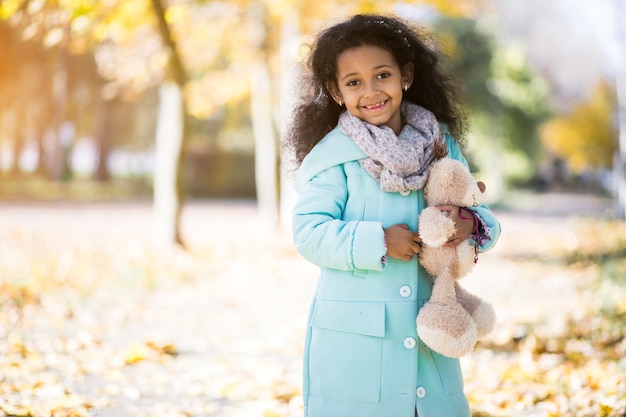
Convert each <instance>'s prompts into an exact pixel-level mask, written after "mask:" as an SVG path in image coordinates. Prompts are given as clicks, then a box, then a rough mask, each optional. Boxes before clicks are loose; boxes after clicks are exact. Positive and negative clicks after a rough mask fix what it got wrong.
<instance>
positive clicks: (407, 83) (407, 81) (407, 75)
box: [402, 62, 415, 90]
mask: <svg viewBox="0 0 626 417" xmlns="http://www.w3.org/2000/svg"><path fill="white" fill-rule="evenodd" d="M414 69H415V67H414V66H413V63H412V62H409V63H407V64H406V65H405V66H404V68H402V88H403V89H404V90H408V89H409V88H410V87H411V84H413V70H414Z"/></svg>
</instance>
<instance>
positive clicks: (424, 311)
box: [416, 268, 478, 358]
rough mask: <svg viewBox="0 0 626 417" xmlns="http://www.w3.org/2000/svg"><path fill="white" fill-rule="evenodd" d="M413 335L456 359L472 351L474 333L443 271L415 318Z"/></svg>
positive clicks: (451, 279)
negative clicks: (429, 296) (415, 327)
mask: <svg viewBox="0 0 626 417" xmlns="http://www.w3.org/2000/svg"><path fill="white" fill-rule="evenodd" d="M416 324H417V334H418V335H419V337H420V338H421V339H422V341H423V342H424V343H426V345H427V346H428V347H430V348H431V349H432V350H434V351H435V352H439V353H441V354H442V355H444V356H448V357H453V358H458V357H461V356H463V355H466V354H468V353H470V352H471V351H472V350H473V349H474V345H475V344H476V339H477V336H478V334H477V333H478V332H477V329H476V324H475V323H474V320H473V319H472V317H471V316H470V315H469V314H468V312H467V311H466V310H465V309H464V308H463V307H462V306H461V305H459V304H458V303H457V302H456V295H455V287H454V278H453V277H452V274H451V273H450V271H449V268H446V269H445V270H444V271H442V273H441V274H440V275H439V276H437V278H436V279H435V284H434V286H433V293H432V296H431V298H430V300H429V302H428V303H426V304H425V305H424V307H422V308H421V309H420V311H419V313H418V315H417V319H416Z"/></svg>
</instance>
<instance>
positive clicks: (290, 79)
mask: <svg viewBox="0 0 626 417" xmlns="http://www.w3.org/2000/svg"><path fill="white" fill-rule="evenodd" d="M298 22H300V15H299V13H298V12H297V11H296V10H295V8H293V9H292V10H291V11H290V13H286V14H285V18H284V19H283V22H282V26H281V35H280V36H281V43H280V55H281V61H282V68H283V76H282V78H281V86H280V89H281V94H280V109H281V112H280V116H281V122H282V123H281V125H280V126H281V133H282V135H281V137H284V136H285V134H286V131H285V130H286V129H287V123H288V122H289V117H290V114H291V111H292V109H293V108H294V107H295V104H296V103H295V100H294V99H295V97H296V94H294V91H295V89H296V88H298V87H297V85H296V74H297V66H298V47H299V41H300V27H299V24H298ZM280 167H281V168H280V209H279V225H280V227H281V229H283V230H286V231H289V230H291V210H292V208H293V206H294V205H295V203H296V200H297V198H298V196H297V194H296V192H295V190H294V189H293V180H292V177H291V172H292V171H293V168H294V162H293V161H292V160H290V159H289V155H285V154H281V157H280Z"/></svg>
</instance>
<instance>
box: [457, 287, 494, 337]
mask: <svg viewBox="0 0 626 417" xmlns="http://www.w3.org/2000/svg"><path fill="white" fill-rule="evenodd" d="M455 291H456V300H457V302H458V303H459V304H460V305H461V306H462V307H463V308H464V309H465V311H467V312H468V313H469V314H470V316H472V319H474V322H476V330H477V331H478V338H482V337H485V336H487V335H488V334H489V333H491V331H492V330H493V328H494V327H495V325H496V312H495V311H494V309H493V307H492V306H491V304H489V303H488V302H486V301H484V300H482V299H481V298H480V297H478V296H476V295H474V294H472V293H470V292H469V291H467V290H466V289H465V288H463V287H462V286H461V285H460V284H459V283H458V282H455Z"/></svg>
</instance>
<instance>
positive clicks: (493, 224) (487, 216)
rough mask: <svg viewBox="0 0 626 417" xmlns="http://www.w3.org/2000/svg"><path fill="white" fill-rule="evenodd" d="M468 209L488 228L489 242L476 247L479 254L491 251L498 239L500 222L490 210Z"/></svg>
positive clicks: (480, 208)
mask: <svg viewBox="0 0 626 417" xmlns="http://www.w3.org/2000/svg"><path fill="white" fill-rule="evenodd" d="M468 208H469V209H470V210H473V211H474V212H475V213H476V214H477V215H478V216H479V217H480V219H481V220H482V221H483V222H484V223H485V224H486V225H487V227H489V240H487V241H486V242H484V243H483V244H482V245H480V246H479V247H478V248H479V250H480V251H481V252H485V251H487V250H489V249H491V248H492V247H493V246H494V245H495V244H496V242H497V241H498V238H499V237H500V222H498V220H496V218H495V216H494V215H493V213H492V212H491V210H489V208H487V207H483V206H479V207H468Z"/></svg>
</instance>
